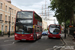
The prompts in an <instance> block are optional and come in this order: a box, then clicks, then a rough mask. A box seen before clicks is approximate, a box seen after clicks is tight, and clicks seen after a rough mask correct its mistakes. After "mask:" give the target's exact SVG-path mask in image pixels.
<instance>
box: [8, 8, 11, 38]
mask: <svg viewBox="0 0 75 50" xmlns="http://www.w3.org/2000/svg"><path fill="white" fill-rule="evenodd" d="M10 23H11V8H10V17H9V33H8V37H10Z"/></svg>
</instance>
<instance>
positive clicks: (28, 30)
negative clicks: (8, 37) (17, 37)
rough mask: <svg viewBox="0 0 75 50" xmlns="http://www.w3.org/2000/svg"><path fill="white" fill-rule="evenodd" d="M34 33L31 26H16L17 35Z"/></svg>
mask: <svg viewBox="0 0 75 50" xmlns="http://www.w3.org/2000/svg"><path fill="white" fill-rule="evenodd" d="M32 32H33V28H32V27H30V26H23V25H20V26H16V33H17V34H30V33H32Z"/></svg>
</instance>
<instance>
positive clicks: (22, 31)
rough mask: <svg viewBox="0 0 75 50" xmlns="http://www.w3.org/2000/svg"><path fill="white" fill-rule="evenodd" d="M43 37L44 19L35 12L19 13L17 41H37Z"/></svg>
mask: <svg viewBox="0 0 75 50" xmlns="http://www.w3.org/2000/svg"><path fill="white" fill-rule="evenodd" d="M41 36H42V18H41V17H40V16H39V15H37V14H36V13H35V12H34V11H18V12H17V15H16V22H15V40H34V41H35V40H37V39H39V38H41Z"/></svg>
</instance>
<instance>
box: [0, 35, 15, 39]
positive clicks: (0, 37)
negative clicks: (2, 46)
mask: <svg viewBox="0 0 75 50" xmlns="http://www.w3.org/2000/svg"><path fill="white" fill-rule="evenodd" d="M12 37H14V35H11V36H10V37H8V35H4V36H0V39H7V38H12Z"/></svg>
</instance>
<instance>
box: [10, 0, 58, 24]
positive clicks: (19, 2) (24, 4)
mask: <svg viewBox="0 0 75 50" xmlns="http://www.w3.org/2000/svg"><path fill="white" fill-rule="evenodd" d="M45 1H46V8H48V6H50V0H11V3H12V4H13V5H15V6H16V7H18V8H20V9H22V10H31V11H35V12H36V13H37V14H39V15H41V14H42V6H43V13H45ZM48 12H49V16H50V17H49V18H53V19H55V20H56V18H54V17H53V15H54V12H53V11H51V10H50V8H49V11H48V9H46V14H48ZM48 23H51V22H48ZM53 23H54V21H53V22H52V24H53ZM56 23H58V22H57V20H56Z"/></svg>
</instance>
